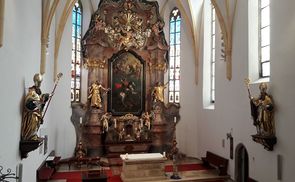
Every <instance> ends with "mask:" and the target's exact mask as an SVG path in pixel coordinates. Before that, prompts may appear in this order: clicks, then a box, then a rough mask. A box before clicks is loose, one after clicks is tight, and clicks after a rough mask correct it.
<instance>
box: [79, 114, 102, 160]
mask: <svg viewBox="0 0 295 182" xmlns="http://www.w3.org/2000/svg"><path fill="white" fill-rule="evenodd" d="M102 113H103V111H102V110H99V109H92V110H91V111H90V116H89V120H88V122H87V123H86V124H85V125H84V127H83V142H85V146H86V148H87V155H88V156H101V155H102V154H103V150H102V148H103V146H102V143H101V134H102V129H101V128H102V127H101V122H100V116H101V115H102Z"/></svg>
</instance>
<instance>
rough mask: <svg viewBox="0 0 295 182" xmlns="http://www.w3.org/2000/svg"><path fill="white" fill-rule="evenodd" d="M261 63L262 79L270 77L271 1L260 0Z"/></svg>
mask: <svg viewBox="0 0 295 182" xmlns="http://www.w3.org/2000/svg"><path fill="white" fill-rule="evenodd" d="M258 6H259V60H260V61H259V62H260V77H261V78H265V77H269V76H270V14H269V0H259V5H258Z"/></svg>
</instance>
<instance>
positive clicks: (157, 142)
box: [151, 103, 167, 153]
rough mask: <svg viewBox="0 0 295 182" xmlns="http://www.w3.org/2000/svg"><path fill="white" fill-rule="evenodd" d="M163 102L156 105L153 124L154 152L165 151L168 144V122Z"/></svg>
mask: <svg viewBox="0 0 295 182" xmlns="http://www.w3.org/2000/svg"><path fill="white" fill-rule="evenodd" d="M164 107H165V106H164V104H163V103H156V104H155V106H154V114H155V116H154V117H155V118H154V121H153V124H152V130H151V131H152V141H153V144H152V152H160V153H162V152H163V151H164V145H165V144H166V131H167V123H166V121H165V119H164V117H163V108H164Z"/></svg>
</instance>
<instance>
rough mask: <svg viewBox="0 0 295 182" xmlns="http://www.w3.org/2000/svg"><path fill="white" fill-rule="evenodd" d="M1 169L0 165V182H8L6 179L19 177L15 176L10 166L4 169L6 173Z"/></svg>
mask: <svg viewBox="0 0 295 182" xmlns="http://www.w3.org/2000/svg"><path fill="white" fill-rule="evenodd" d="M2 170H3V166H1V165H0V182H9V181H7V180H6V179H19V177H17V176H16V174H15V173H13V172H12V171H11V169H10V168H8V169H7V170H6V173H3V172H2Z"/></svg>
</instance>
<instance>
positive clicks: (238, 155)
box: [235, 143, 249, 182]
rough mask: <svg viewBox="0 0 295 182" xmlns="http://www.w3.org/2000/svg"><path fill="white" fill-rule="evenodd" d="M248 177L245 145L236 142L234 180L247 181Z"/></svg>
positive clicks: (247, 158) (238, 181)
mask: <svg viewBox="0 0 295 182" xmlns="http://www.w3.org/2000/svg"><path fill="white" fill-rule="evenodd" d="M248 179H249V157H248V152H247V149H246V147H245V146H244V145H243V144H241V143H240V144H238V145H237V147H236V150H235V180H236V182H247V181H248Z"/></svg>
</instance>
